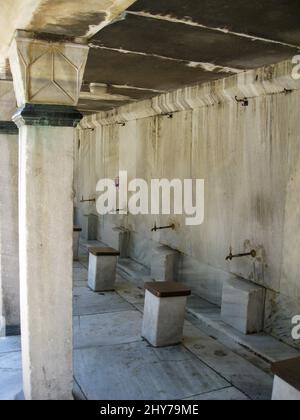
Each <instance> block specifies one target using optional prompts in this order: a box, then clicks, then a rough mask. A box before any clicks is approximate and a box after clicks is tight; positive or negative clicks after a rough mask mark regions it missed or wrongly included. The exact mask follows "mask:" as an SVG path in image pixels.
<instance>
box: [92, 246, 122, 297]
mask: <svg viewBox="0 0 300 420" xmlns="http://www.w3.org/2000/svg"><path fill="white" fill-rule="evenodd" d="M119 255H120V253H119V251H116V250H115V249H113V248H89V273H88V286H89V288H90V289H91V290H93V291H94V292H108V291H113V290H114V289H115V282H116V269H117V260H118V256H119Z"/></svg>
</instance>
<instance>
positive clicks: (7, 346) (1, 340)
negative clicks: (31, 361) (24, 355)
mask: <svg viewBox="0 0 300 420" xmlns="http://www.w3.org/2000/svg"><path fill="white" fill-rule="evenodd" d="M20 350H21V337H20V336H14V337H0V354H2V353H10V352H15V351H20Z"/></svg>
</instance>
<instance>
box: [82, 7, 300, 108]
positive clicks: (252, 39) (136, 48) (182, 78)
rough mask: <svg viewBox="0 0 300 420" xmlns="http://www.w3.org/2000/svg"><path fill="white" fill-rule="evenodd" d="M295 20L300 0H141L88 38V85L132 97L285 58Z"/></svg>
mask: <svg viewBox="0 0 300 420" xmlns="http://www.w3.org/2000/svg"><path fill="white" fill-rule="evenodd" d="M299 17H300V2H299V0H252V1H251V2H250V1H249V2H246V1H245V0H163V1H162V0H138V1H136V2H135V3H134V4H133V5H132V6H131V7H130V8H129V9H128V10H127V12H125V13H124V14H123V15H122V17H121V18H120V20H119V21H117V22H115V23H113V24H110V25H109V26H107V27H106V28H104V29H102V30H101V31H99V32H98V33H97V34H96V35H95V36H93V37H92V39H91V41H90V45H91V50H90V56H89V61H88V66H87V69H86V74H85V82H86V84H88V83H90V82H102V83H107V84H110V85H119V86H131V87H136V88H139V89H138V90H137V89H126V92H125V93H124V89H122V88H116V87H115V88H112V91H113V93H121V94H125V95H128V96H129V97H130V98H132V99H133V100H136V99H143V98H149V97H151V96H154V95H157V94H158V93H159V92H164V91H168V90H173V89H177V88H180V87H183V86H185V85H191V84H195V83H199V82H208V81H210V80H215V79H219V78H223V77H226V76H229V75H231V74H234V73H237V72H240V71H243V70H248V69H253V68H257V67H261V66H263V65H268V64H273V63H276V62H279V61H283V60H286V59H290V58H292V57H293V56H294V55H295V54H298V53H299V50H300V48H299V47H300V23H299V22H300V20H299ZM143 89H144V90H143ZM114 106H116V103H109V102H101V101H98V102H94V108H95V110H104V109H110V108H112V107H114ZM87 107H88V104H87Z"/></svg>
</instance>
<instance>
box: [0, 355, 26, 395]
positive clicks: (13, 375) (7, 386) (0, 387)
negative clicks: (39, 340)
mask: <svg viewBox="0 0 300 420" xmlns="http://www.w3.org/2000/svg"><path fill="white" fill-rule="evenodd" d="M22 387H23V383H22V362H21V353H20V352H10V353H2V354H0V400H2V401H3V400H14V399H15V398H16V396H17V395H18V394H19V393H20V392H21V391H22Z"/></svg>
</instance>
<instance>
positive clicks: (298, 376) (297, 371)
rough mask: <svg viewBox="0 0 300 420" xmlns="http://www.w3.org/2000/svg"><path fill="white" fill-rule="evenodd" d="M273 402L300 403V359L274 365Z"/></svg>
mask: <svg viewBox="0 0 300 420" xmlns="http://www.w3.org/2000/svg"><path fill="white" fill-rule="evenodd" d="M272 372H273V373H274V375H275V378H274V385H273V395H272V400H273V401H300V357H298V358H296V359H291V360H286V361H283V362H277V363H274V364H273V365H272Z"/></svg>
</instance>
